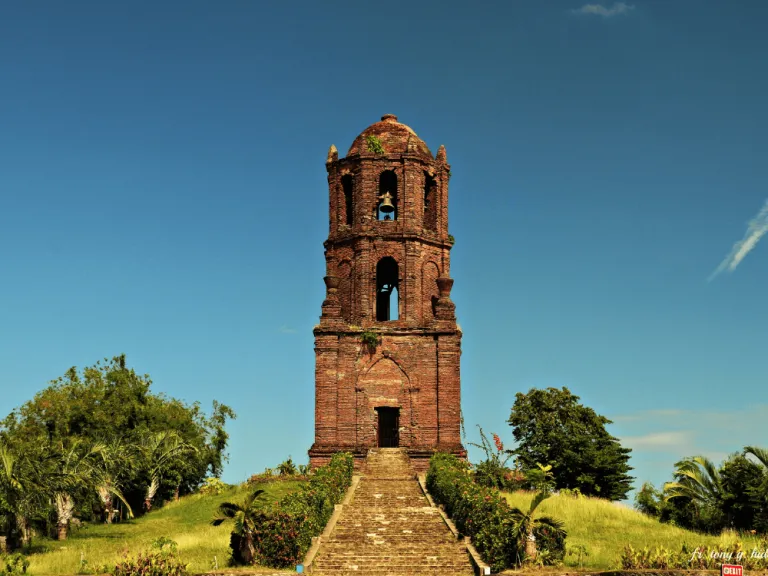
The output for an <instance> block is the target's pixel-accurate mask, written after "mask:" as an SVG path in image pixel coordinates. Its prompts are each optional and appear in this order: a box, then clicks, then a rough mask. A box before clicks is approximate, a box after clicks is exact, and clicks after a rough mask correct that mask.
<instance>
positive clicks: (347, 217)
mask: <svg viewBox="0 0 768 576" xmlns="http://www.w3.org/2000/svg"><path fill="white" fill-rule="evenodd" d="M341 189H342V192H343V193H344V204H343V209H344V217H343V218H342V222H344V223H345V224H346V225H347V226H352V222H353V221H354V216H355V215H354V204H353V196H352V175H351V174H345V175H344V176H342V177H341Z"/></svg>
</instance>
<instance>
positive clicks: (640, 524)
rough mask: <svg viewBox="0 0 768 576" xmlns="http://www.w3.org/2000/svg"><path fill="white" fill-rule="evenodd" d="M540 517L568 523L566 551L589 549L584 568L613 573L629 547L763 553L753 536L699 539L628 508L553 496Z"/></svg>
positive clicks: (520, 501)
mask: <svg viewBox="0 0 768 576" xmlns="http://www.w3.org/2000/svg"><path fill="white" fill-rule="evenodd" d="M504 496H505V498H506V499H507V501H508V502H509V504H510V505H511V506H517V507H519V508H521V509H523V510H527V509H528V506H529V505H530V503H531V500H532V499H533V493H532V492H524V491H520V492H514V493H505V494H504ZM537 513H539V514H545V515H547V516H554V517H556V518H558V519H560V520H562V521H563V522H564V523H565V529H566V530H567V531H568V538H567V540H566V545H567V547H568V548H569V549H570V548H576V547H578V546H584V548H585V549H586V551H587V553H588V556H582V558H581V563H582V566H583V567H585V568H590V569H602V570H609V569H614V568H617V567H618V559H619V554H620V553H621V551H622V549H623V548H624V546H625V545H627V544H630V545H632V546H633V547H634V548H640V549H642V548H644V547H646V546H647V547H649V548H655V547H657V546H663V547H665V548H668V549H670V550H672V551H675V552H679V551H680V548H681V547H682V545H683V544H684V543H687V544H688V546H689V547H690V548H695V547H697V546H718V545H720V546H728V545H730V544H732V543H734V542H736V541H737V540H741V542H742V543H743V545H744V548H745V549H746V550H751V549H752V548H758V547H759V541H758V538H757V537H755V536H753V535H752V534H741V535H740V534H738V533H736V532H734V531H726V532H724V533H723V534H721V535H719V536H712V535H705V534H698V533H696V532H691V531H689V530H684V529H682V528H678V527H676V526H671V525H669V524H662V523H661V522H659V521H657V520H655V519H653V518H651V517H649V516H646V515H645V514H642V513H640V512H638V511H636V510H634V509H632V508H630V507H629V506H627V505H623V504H617V503H611V502H608V501H607V500H601V499H599V498H589V497H575V496H562V495H554V496H552V497H551V498H549V499H548V500H545V501H544V502H543V503H542V504H541V505H540V506H539V508H538V509H537ZM565 564H566V566H570V567H574V568H576V567H578V566H579V558H578V556H577V555H566V559H565Z"/></svg>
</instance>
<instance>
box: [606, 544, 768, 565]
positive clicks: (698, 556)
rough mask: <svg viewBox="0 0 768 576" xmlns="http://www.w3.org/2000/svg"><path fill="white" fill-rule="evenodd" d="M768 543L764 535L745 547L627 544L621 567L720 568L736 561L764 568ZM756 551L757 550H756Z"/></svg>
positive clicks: (737, 545) (767, 560)
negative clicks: (673, 547)
mask: <svg viewBox="0 0 768 576" xmlns="http://www.w3.org/2000/svg"><path fill="white" fill-rule="evenodd" d="M767 546H768V541H766V540H765V539H763V540H762V541H761V543H760V546H759V547H757V548H755V549H753V550H745V549H744V547H743V545H742V543H741V542H735V543H734V544H732V545H730V546H712V547H710V546H699V547H697V548H691V547H689V546H687V545H686V544H683V545H682V547H681V549H680V551H679V552H674V551H672V550H670V549H668V548H664V547H663V546H658V547H656V548H653V549H651V548H648V547H645V548H643V549H641V550H636V549H634V548H633V547H632V546H630V545H627V546H625V547H624V550H622V552H621V554H620V556H619V561H618V568H620V569H623V570H717V569H718V568H720V566H721V565H722V564H730V563H736V564H740V565H742V566H743V567H744V571H745V572H746V571H747V570H760V571H764V570H766V569H767V568H768V558H764V557H762V554H763V553H764V551H765V550H766V547H767ZM755 552H757V553H755Z"/></svg>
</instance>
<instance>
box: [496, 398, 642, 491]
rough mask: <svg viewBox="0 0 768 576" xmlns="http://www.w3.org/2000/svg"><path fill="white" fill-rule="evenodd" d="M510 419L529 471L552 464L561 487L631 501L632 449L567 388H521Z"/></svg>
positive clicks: (521, 459) (523, 464)
mask: <svg viewBox="0 0 768 576" xmlns="http://www.w3.org/2000/svg"><path fill="white" fill-rule="evenodd" d="M508 423H509V425H510V426H512V429H513V436H514V439H515V440H516V441H517V448H516V449H515V450H513V452H514V454H515V455H516V457H517V461H518V463H519V464H520V465H521V467H522V468H523V470H524V471H529V470H533V469H535V468H536V467H537V464H539V463H541V464H544V465H547V464H548V465H551V466H552V468H553V472H554V476H555V486H556V488H557V489H563V488H567V489H570V490H573V489H576V488H578V489H579V491H580V492H581V493H582V494H584V495H585V496H599V497H601V498H606V499H608V500H622V499H625V498H626V497H627V493H628V492H629V491H630V490H631V489H632V486H631V484H632V480H633V478H632V477H631V476H629V475H628V474H627V473H628V472H629V471H630V470H632V468H631V467H630V466H629V464H628V461H629V454H630V452H631V450H630V449H629V448H623V447H622V446H621V444H620V443H619V441H618V439H617V438H614V437H613V436H611V435H610V434H609V433H608V432H607V431H606V429H605V426H606V425H607V424H611V421H610V420H608V419H607V418H605V417H604V416H599V415H598V414H596V413H595V411H594V410H592V409H591V408H588V407H586V406H583V405H582V404H580V403H579V397H578V396H575V395H573V394H571V392H570V391H569V390H568V389H567V388H565V387H563V388H562V389H557V388H547V389H545V390H541V389H536V388H532V389H531V390H529V391H528V393H527V394H523V393H521V392H518V393H517V394H516V396H515V403H514V406H513V407H512V412H511V415H510V417H509V420H508Z"/></svg>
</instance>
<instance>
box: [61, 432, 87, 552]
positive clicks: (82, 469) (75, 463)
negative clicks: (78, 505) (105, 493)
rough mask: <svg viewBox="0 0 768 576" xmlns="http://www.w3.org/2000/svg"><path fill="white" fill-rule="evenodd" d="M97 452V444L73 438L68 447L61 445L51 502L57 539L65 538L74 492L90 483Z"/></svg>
mask: <svg viewBox="0 0 768 576" xmlns="http://www.w3.org/2000/svg"><path fill="white" fill-rule="evenodd" d="M96 454H97V445H90V446H88V445H86V444H85V443H84V442H83V441H81V440H75V441H74V442H72V445H71V446H70V447H69V449H65V448H64V446H63V445H62V446H61V453H60V458H61V460H60V465H59V476H58V478H57V479H56V481H55V482H54V489H53V504H54V509H55V511H56V535H57V538H58V539H59V540H66V539H67V531H68V530H69V522H70V520H71V519H72V517H73V516H74V510H75V499H74V496H73V495H74V494H75V493H76V492H78V491H79V490H81V489H83V488H85V487H87V486H90V485H92V482H93V478H94V469H93V466H92V462H93V459H94V457H95V456H96Z"/></svg>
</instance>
